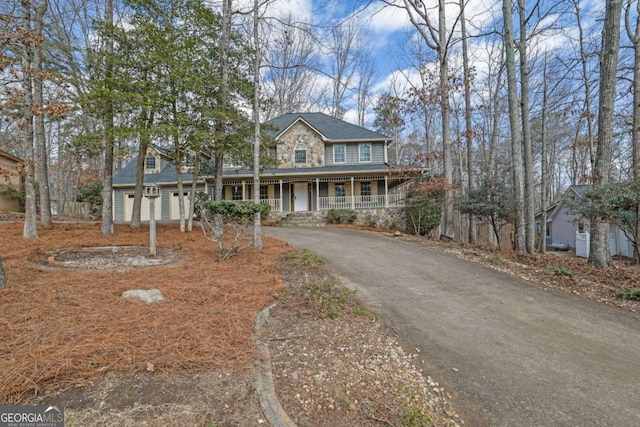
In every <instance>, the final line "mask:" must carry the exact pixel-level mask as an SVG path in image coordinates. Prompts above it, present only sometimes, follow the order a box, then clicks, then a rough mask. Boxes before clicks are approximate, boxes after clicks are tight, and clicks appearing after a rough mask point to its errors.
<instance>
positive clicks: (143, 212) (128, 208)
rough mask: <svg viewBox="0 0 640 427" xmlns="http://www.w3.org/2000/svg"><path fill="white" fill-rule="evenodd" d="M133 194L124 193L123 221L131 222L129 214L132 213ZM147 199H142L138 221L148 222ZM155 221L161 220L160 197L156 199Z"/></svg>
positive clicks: (149, 216)
mask: <svg viewBox="0 0 640 427" xmlns="http://www.w3.org/2000/svg"><path fill="white" fill-rule="evenodd" d="M133 197H134V196H133V193H126V194H125V195H124V219H125V221H131V214H132V213H133ZM149 205H150V203H149V199H148V198H147V197H144V196H143V197H142V206H141V207H140V221H149V218H151V215H150V213H149V212H150V209H149ZM155 213H156V214H155V217H156V220H159V219H161V218H162V195H161V196H160V197H158V198H157V199H156V212H155Z"/></svg>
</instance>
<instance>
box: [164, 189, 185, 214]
mask: <svg viewBox="0 0 640 427" xmlns="http://www.w3.org/2000/svg"><path fill="white" fill-rule="evenodd" d="M182 198H183V200H184V215H185V218H186V217H188V216H189V192H188V191H185V192H183V193H182ZM169 219H180V193H179V192H178V191H172V192H171V200H170V201H169Z"/></svg>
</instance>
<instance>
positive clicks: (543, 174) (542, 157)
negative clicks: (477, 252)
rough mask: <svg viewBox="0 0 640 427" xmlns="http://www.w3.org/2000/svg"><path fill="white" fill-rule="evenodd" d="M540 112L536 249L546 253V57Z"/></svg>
mask: <svg viewBox="0 0 640 427" xmlns="http://www.w3.org/2000/svg"><path fill="white" fill-rule="evenodd" d="M542 82H543V83H542V85H543V88H542V111H541V112H540V116H541V117H540V120H541V121H542V126H541V127H542V129H541V131H540V139H541V140H542V148H541V149H540V175H541V184H540V206H542V213H541V214H540V242H538V243H539V244H538V249H539V250H540V252H542V253H545V252H547V203H548V200H547V198H548V196H547V189H548V186H549V172H548V169H549V166H548V164H547V159H548V158H549V155H548V153H547V150H548V149H547V101H548V96H549V94H548V84H547V56H546V55H545V57H544V71H543V75H542Z"/></svg>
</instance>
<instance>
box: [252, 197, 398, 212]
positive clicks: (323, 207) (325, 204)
mask: <svg viewBox="0 0 640 427" xmlns="http://www.w3.org/2000/svg"><path fill="white" fill-rule="evenodd" d="M405 198H406V195H405V194H389V195H387V196H385V195H381V196H344V197H319V198H318V207H317V210H319V211H328V210H329V209H376V208H385V207H389V208H397V207H402V206H404V199H405ZM247 201H249V200H247ZM260 202H262V203H268V204H269V206H270V207H271V212H282V204H281V203H280V199H262V200H260Z"/></svg>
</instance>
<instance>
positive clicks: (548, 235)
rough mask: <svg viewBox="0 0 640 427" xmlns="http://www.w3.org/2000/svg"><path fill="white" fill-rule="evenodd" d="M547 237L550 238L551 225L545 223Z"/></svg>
mask: <svg viewBox="0 0 640 427" xmlns="http://www.w3.org/2000/svg"><path fill="white" fill-rule="evenodd" d="M547 237H551V223H550V222H547Z"/></svg>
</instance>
